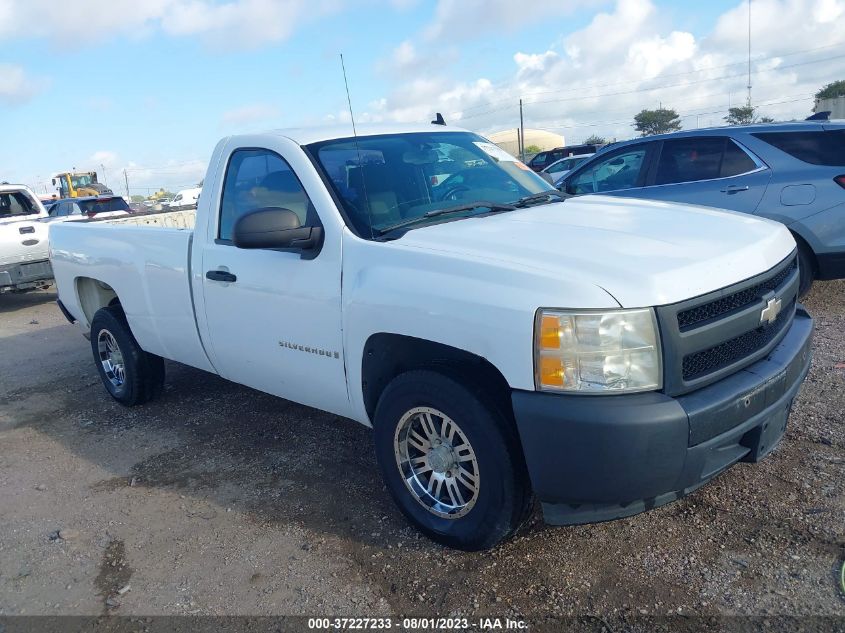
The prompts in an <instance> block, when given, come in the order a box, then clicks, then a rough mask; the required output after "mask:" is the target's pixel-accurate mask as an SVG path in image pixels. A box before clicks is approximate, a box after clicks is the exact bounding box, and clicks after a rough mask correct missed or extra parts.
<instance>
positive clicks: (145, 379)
mask: <svg viewBox="0 0 845 633" xmlns="http://www.w3.org/2000/svg"><path fill="white" fill-rule="evenodd" d="M104 332H105V333H110V334H111V336H112V337H113V338H114V341H115V342H116V343H117V347H118V349H119V351H120V355H121V356H122V361H123V362H122V367H123V372H124V374H123V379H122V380H121V381H120V384H115V380H116V379H114V374H112V377H109V376H108V375H107V373H106V369H105V367H104V364H103V362H102V360H103V359H102V358H101V351H100V345H101V334H103V337H104V339H105V338H106V334H104ZM91 350H92V352H93V354H94V363H95V364H96V366H97V371H98V373H99V374H100V380H102V381H103V386H104V387H105V388H106V391H108V392H109V395H111V397H112V398H114V399H115V400H117V401H118V402H119V403H120V404H123V405H126V406H127V407H132V406H135V405H137V404H143V403H144V402H149V401H150V400H153V399H154V398H156V397H157V396H158V395H159V394H160V393H161V391H162V389H163V388H164V359H163V358H161V357H160V356H156V355H155V354H149V353H147V352H145V351H144V350H142V349H141V347H140V345H138V341H136V340H135V337H134V336H133V335H132V331H131V330H130V329H129V324H128V323H127V322H126V315H124V314H123V310H121V308H120V306H118V305H114V306H109V307H107V308H101V309H99V310H97V313H96V314H95V315H94V318H93V319H92V320H91Z"/></svg>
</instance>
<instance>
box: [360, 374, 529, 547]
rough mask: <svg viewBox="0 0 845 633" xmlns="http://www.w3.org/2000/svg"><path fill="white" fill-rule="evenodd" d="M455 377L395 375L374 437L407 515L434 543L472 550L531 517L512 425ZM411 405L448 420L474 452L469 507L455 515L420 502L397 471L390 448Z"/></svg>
mask: <svg viewBox="0 0 845 633" xmlns="http://www.w3.org/2000/svg"><path fill="white" fill-rule="evenodd" d="M458 375H459V374H455V376H456V377H451V375H448V376H447V375H445V374H444V373H439V372H435V371H430V370H415V371H409V372H406V373H404V374H401V375H399V376H397V377H396V378H394V379H393V380H392V381H391V382H390V384H388V386H387V387H386V389H385V390H384V393H383V394H382V395H381V398H380V399H379V403H378V406H377V408H376V413H375V422H374V441H375V449H376V456H377V459H378V464H379V469H380V470H381V474H382V478H383V479H384V483H385V485H386V486H387V489H388V490H389V491H390V494H391V496H392V497H393V500H394V501H395V502H396V504H397V505H398V506H399V509H400V510H401V511H402V513H403V514H404V515H405V516H406V517H407V518H408V520H409V521H411V523H413V524H414V525H415V526H416V527H417V528H418V529H419V530H420V531H421V532H423V533H424V534H426V535H427V536H428V537H429V538H431V539H433V540H434V541H437V542H438V543H441V544H443V545H446V546H448V547H453V548H457V549H461V550H467V551H478V550H484V549H489V548H491V547H493V546H495V545H496V544H497V543H499V542H501V541H502V540H504V539H506V538H508V537H510V536H511V535H513V534H514V533H515V532H516V531H517V530H518V529H519V527H520V526H521V525H522V524H523V523H524V522H525V520H526V519H527V518H528V516H529V514H530V510H531V507H532V504H531V501H532V494H531V486H530V483H529V478H528V471H527V469H526V467H525V460H524V457H523V454H522V446H521V444H520V442H519V436H518V434H517V432H516V428H515V426H514V424H513V422H512V421H510V420H509V419H507V417H506V416H505V415H503V414H502V412H501V411H500V410H499V409H498V408H497V407H496V406H495V405H493V404H492V399H490V398H488V397H486V394H484V393H483V392H482V391H479V390H476V389H473V388H471V387H467V386H465V385H464V384H462V383H463V382H464V381H462V380H461V379H460V378H459V377H457V376H458ZM459 381H460V382H459ZM467 384H469V383H467ZM418 407H429V408H432V409H436V410H438V411H440V412H442V413H444V414H445V415H447V416H448V417H449V418H451V420H453V421H454V422H455V424H457V426H458V427H459V428H460V430H461V432H462V433H463V434H464V436H465V437H466V439H467V440H468V442H469V444H471V447H472V450H473V451H474V453H475V458H476V460H477V467H478V475H479V479H478V490H477V495H476V496H475V501H474V505H472V506H471V508H470V509H469V510H468V511H466V513H465V514H463V515H461V516H459V517H458V518H447V517H443V516H438V515H437V514H435V513H433V512H432V511H431V510H429V509H428V508H427V507H425V506H424V505H423V502H421V501H420V500H419V499H418V497H417V496H415V495H414V493H412V492H411V490H410V489H409V487H408V485H406V480H405V477H404V476H403V473H402V471H401V470H400V466H399V463H398V461H399V460H398V459H397V452H396V450H395V449H396V444H395V442H396V441H397V437H399V436H400V432H399V427H400V422H401V421H402V419H403V417H404V416H405V415H406V414H407V413H409V412H410V411H412V410H413V409H415V408H418Z"/></svg>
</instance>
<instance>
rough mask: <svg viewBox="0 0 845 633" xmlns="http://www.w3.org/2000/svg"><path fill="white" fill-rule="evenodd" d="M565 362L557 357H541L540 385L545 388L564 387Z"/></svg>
mask: <svg viewBox="0 0 845 633" xmlns="http://www.w3.org/2000/svg"><path fill="white" fill-rule="evenodd" d="M564 371H565V370H564V367H563V360H561V359H560V358H557V357H555V356H542V357H540V384H541V385H542V386H544V387H563V386H564V383H565V382H566V378H565V373H564Z"/></svg>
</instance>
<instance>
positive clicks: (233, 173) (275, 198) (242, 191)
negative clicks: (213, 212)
mask: <svg viewBox="0 0 845 633" xmlns="http://www.w3.org/2000/svg"><path fill="white" fill-rule="evenodd" d="M268 207H278V208H282V209H289V210H290V211H293V212H294V213H295V214H296V215H297V217H299V222H300V224H301V225H302V226H317V225H318V224H319V222H318V220H317V215H316V212H315V211H314V207H313V205H312V204H311V201H310V200H309V199H308V195H307V194H306V193H305V189H303V187H302V184H301V183H300V182H299V179H298V178H297V177H296V174H294V173H293V170H292V169H291V168H290V165H288V163H287V161H285V159H283V158H282V157H281V156H279V155H278V154H276V153H275V152H271V151H270V150H266V149H243V150H237V151H235V152H233V153H232V156H231V158H230V159H229V167H228V169H227V170H226V180H225V182H224V183H223V198H222V200H221V203H220V223H219V227H218V237H219V238H220V239H221V240H231V239H232V229H233V228H234V226H235V222H236V221H237V220H238V219H239V218H240V217H241V216H243V215H245V214H247V213H249V212H250V211H255V210H257V209H265V208H268Z"/></svg>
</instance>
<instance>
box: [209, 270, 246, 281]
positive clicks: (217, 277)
mask: <svg viewBox="0 0 845 633" xmlns="http://www.w3.org/2000/svg"><path fill="white" fill-rule="evenodd" d="M205 278H206V279H211V281H225V282H227V283H230V284H233V283H235V282H236V281H237V280H238V278H237V277H236V276H235V275H233V274H232V273H230V272H227V271H225V270H209V271H208V272H207V273H205Z"/></svg>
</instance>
